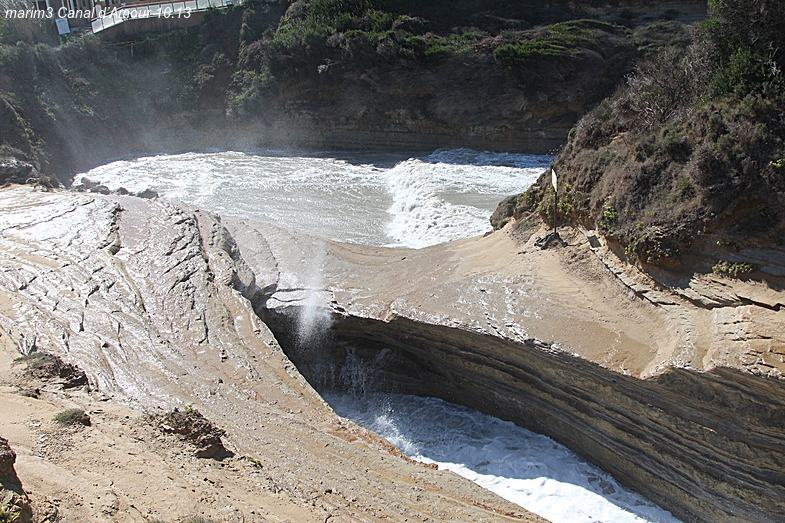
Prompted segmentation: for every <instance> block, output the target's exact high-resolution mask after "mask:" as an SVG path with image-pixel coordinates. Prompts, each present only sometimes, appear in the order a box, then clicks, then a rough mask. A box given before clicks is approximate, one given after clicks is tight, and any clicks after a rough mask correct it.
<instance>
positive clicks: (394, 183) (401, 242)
mask: <svg viewBox="0 0 785 523" xmlns="http://www.w3.org/2000/svg"><path fill="white" fill-rule="evenodd" d="M551 160H552V157H550V156H535V155H525V154H509V153H482V152H477V151H471V150H468V149H453V150H440V151H436V152H434V153H432V154H426V155H420V156H410V155H401V154H391V153H315V154H309V155H305V154H297V153H283V152H274V151H268V152H264V153H247V152H234V151H225V152H212V153H185V154H177V155H155V156H144V157H138V158H131V159H124V160H118V161H114V162H111V163H109V164H106V165H103V166H100V167H97V168H95V169H92V170H91V171H88V172H86V173H83V174H81V175H79V176H77V182H78V179H79V178H80V177H81V176H85V177H87V178H89V179H90V180H92V181H95V182H100V183H102V184H104V185H106V186H107V187H109V189H112V190H116V189H118V188H120V187H124V188H125V189H127V190H129V191H131V192H140V191H142V190H144V189H152V190H154V191H156V192H158V194H159V195H161V196H162V197H163V198H168V199H174V200H180V201H183V202H185V203H189V204H193V205H195V206H197V207H200V208H202V209H206V210H209V211H213V212H216V213H218V214H222V215H231V216H241V217H245V218H251V219H254V220H262V221H267V222H272V223H275V224H278V225H282V226H285V227H291V228H294V229H301V230H306V231H309V232H311V233H313V234H316V235H318V236H322V237H325V238H329V239H332V240H337V241H343V242H350V243H362V244H366V245H386V246H404V247H414V248H419V247H425V246H428V245H433V244H436V243H440V242H445V241H449V240H455V239H459V238H466V237H469V236H475V235H478V234H482V233H484V232H486V231H488V230H489V229H490V223H489V221H488V218H489V217H490V215H491V213H492V212H493V210H494V209H495V208H496V205H497V204H498V203H499V201H500V200H501V199H502V198H504V197H505V196H509V195H510V194H515V193H519V192H523V191H524V190H526V189H527V188H528V187H529V186H530V185H531V184H532V183H533V182H534V181H535V180H536V179H537V177H538V176H539V175H540V174H542V173H543V171H544V170H545V169H546V168H547V167H548V165H549V164H550V161H551Z"/></svg>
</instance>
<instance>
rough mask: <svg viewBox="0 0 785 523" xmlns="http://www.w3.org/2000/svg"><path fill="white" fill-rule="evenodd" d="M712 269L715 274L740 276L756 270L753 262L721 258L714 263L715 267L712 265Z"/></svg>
mask: <svg viewBox="0 0 785 523" xmlns="http://www.w3.org/2000/svg"><path fill="white" fill-rule="evenodd" d="M711 270H712V271H713V272H714V274H719V275H722V276H730V277H732V278H738V277H739V276H740V275H745V274H749V273H751V272H753V271H755V266H754V265H752V264H751V263H744V262H734V263H731V262H729V261H725V260H719V261H717V263H715V264H714V267H712V268H711Z"/></svg>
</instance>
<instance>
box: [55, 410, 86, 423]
mask: <svg viewBox="0 0 785 523" xmlns="http://www.w3.org/2000/svg"><path fill="white" fill-rule="evenodd" d="M54 420H55V421H56V422H57V423H60V424H61V425H76V424H81V425H88V426H89V425H90V416H88V415H87V413H86V412H85V411H84V410H82V409H68V410H64V411H62V412H59V413H58V414H57V415H56V416H55V417H54Z"/></svg>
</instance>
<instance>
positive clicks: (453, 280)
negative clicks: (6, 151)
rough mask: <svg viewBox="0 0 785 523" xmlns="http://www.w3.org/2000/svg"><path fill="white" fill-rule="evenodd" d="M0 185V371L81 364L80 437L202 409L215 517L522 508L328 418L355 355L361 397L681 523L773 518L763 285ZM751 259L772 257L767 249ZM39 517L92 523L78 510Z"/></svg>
mask: <svg viewBox="0 0 785 523" xmlns="http://www.w3.org/2000/svg"><path fill="white" fill-rule="evenodd" d="M0 199H2V207H3V209H4V212H3V215H2V239H0V255H1V256H2V258H3V261H2V267H3V272H2V274H0V278H1V280H0V324H2V328H3V331H2V336H0V342H2V347H3V358H4V360H3V361H4V363H3V366H2V368H1V369H3V370H4V373H5V374H4V376H8V375H13V368H14V367H13V365H11V364H10V360H11V359H12V358H14V357H18V356H19V355H20V354H22V353H28V352H30V350H32V349H33V348H35V350H42V351H46V352H51V353H53V354H56V355H58V356H60V357H61V358H63V360H65V361H67V362H71V363H74V364H76V365H78V367H79V368H81V369H83V370H84V371H85V373H86V374H87V376H88V378H89V383H90V388H91V389H92V391H91V392H86V393H83V394H82V395H81V396H80V395H77V396H73V397H70V399H68V401H71V402H75V403H76V404H78V405H81V406H85V407H87V408H86V410H88V412H90V413H91V414H92V416H93V418H94V420H95V429H93V428H90V429H87V430H86V431H85V433H89V431H91V430H102V429H101V427H109V426H111V424H112V423H113V421H112V418H111V416H112V415H117V417H118V419H121V420H122V419H123V417H122V416H121V415H120V413H121V412H118V410H117V409H125V408H130V409H131V410H130V411H129V413H128V414H125V416H126V419H127V418H128V416H131V418H132V419H137V418H138V417H139V416H140V414H139V413H141V412H147V413H150V412H155V411H156V410H160V409H164V410H167V409H169V410H170V409H172V408H175V407H180V408H183V407H186V406H187V407H188V408H193V409H198V411H199V412H201V413H203V414H204V415H205V416H206V417H207V418H208V419H210V420H211V421H212V422H214V423H215V424H216V425H218V426H220V427H222V428H223V429H224V430H225V431H226V433H225V435H224V436H223V438H224V440H225V444H226V446H227V448H229V449H230V450H231V451H232V452H233V453H234V456H235V457H234V458H232V459H231V460H229V461H228V463H231V465H229V466H230V467H232V469H233V470H232V471H230V472H227V470H226V466H222V472H221V473H223V474H227V476H224V479H223V480H215V479H210V482H208V481H207V479H205V480H204V484H205V485H207V486H208V488H212V489H213V490H212V491H210V494H209V495H207V494H205V493H201V494H200V496H201V497H202V501H200V502H199V503H203V502H204V499H205V498H206V497H207V498H210V497H213V498H214V499H216V500H218V501H216V503H215V504H212V505H206V507H205V508H206V509H207V510H206V512H204V514H206V515H207V516H209V517H212V518H215V519H216V520H219V521H224V520H225V521H281V520H284V521H286V520H288V521H326V520H329V521H368V520H370V521H381V520H386V521H407V520H408V521H412V520H423V521H538V518H537V516H534V515H532V514H530V513H527V512H526V511H524V510H522V509H521V508H520V507H517V506H515V505H512V504H510V503H508V502H506V501H504V500H502V499H501V498H498V497H496V496H495V495H493V494H491V493H490V492H487V491H484V490H483V489H480V488H479V487H477V486H475V485H473V484H472V483H469V482H467V481H464V480H462V479H461V478H458V477H457V476H454V475H452V474H451V473H449V472H445V471H439V470H435V469H434V468H432V467H429V466H425V465H423V464H421V463H417V462H414V461H412V460H410V459H408V458H406V457H405V456H403V455H402V454H401V452H400V451H398V450H397V449H395V448H394V447H391V446H390V444H389V443H387V442H386V441H385V440H383V439H382V438H380V437H378V436H376V435H375V434H373V433H371V432H369V431H367V430H365V429H362V428H360V427H359V426H357V425H355V424H353V423H351V422H349V421H347V420H345V419H343V418H340V417H338V416H337V415H336V414H335V413H334V412H333V411H332V410H331V409H330V407H329V406H327V405H326V404H325V403H324V401H323V400H322V399H321V398H320V396H319V394H318V393H317V392H316V390H319V391H322V390H328V389H336V388H337V389H346V388H348V387H350V386H352V385H354V384H353V383H351V379H350V377H349V375H350V372H346V371H347V370H349V371H351V370H352V368H355V369H356V368H359V369H361V370H362V372H364V373H365V374H366V376H365V378H366V379H365V383H366V386H367V387H368V389H369V390H375V391H392V392H397V393H406V394H415V395H419V396H434V397H438V398H442V399H445V400H448V401H450V402H453V403H458V404H461V405H465V406H468V407H471V408H473V409H477V410H479V411H481V412H484V413H488V414H492V415H494V416H497V417H499V418H502V419H504V420H510V421H514V422H515V423H516V424H518V425H521V426H523V427H526V428H529V429H532V430H534V431H536V432H539V433H542V434H545V435H548V436H550V437H552V438H553V439H555V440H557V441H559V442H561V443H563V444H565V445H567V446H568V447H569V448H571V449H572V450H574V451H576V452H578V453H579V454H580V455H582V456H583V457H585V458H586V459H588V460H590V461H592V462H593V463H595V464H597V465H599V466H600V467H601V468H603V469H604V470H606V471H607V472H610V473H611V474H613V476H614V477H615V478H616V479H617V480H618V481H619V482H620V483H622V484H623V485H625V486H627V487H629V488H632V489H634V490H636V491H638V492H640V493H642V494H644V495H645V496H646V497H648V498H649V499H651V500H653V501H655V502H656V503H658V504H659V505H661V506H662V507H664V508H666V509H667V510H669V511H671V512H672V513H673V514H674V515H676V516H677V517H679V518H680V519H682V520H684V521H690V522H692V521H701V522H703V521H706V522H709V521H712V522H714V521H728V522H730V521H755V522H770V521H772V522H773V521H778V520H780V519H781V518H782V517H785V508H784V507H783V501H782V499H783V494H785V493H784V492H783V486H782V485H783V483H785V482H784V481H783V479H784V478H783V471H784V465H785V460H784V459H783V458H784V457H785V454H783V426H784V425H785V410H783V403H784V402H785V386H784V385H783V383H782V381H781V380H780V378H779V375H780V372H781V371H782V368H783V367H785V364H783V363H782V355H783V352H785V350H783V347H785V342H784V341H783V332H785V325H783V317H782V313H781V311H780V309H781V304H782V303H783V301H782V292H781V291H780V290H778V289H776V288H772V287H771V286H769V285H766V284H764V283H763V282H756V281H753V280H739V279H728V278H724V277H722V276H719V275H716V274H711V273H709V274H695V275H691V276H689V277H683V278H682V279H670V280H668V279H667V278H666V276H667V275H665V274H660V275H658V279H656V280H655V279H654V278H652V277H651V276H648V275H645V274H643V273H642V272H640V271H638V270H637V269H635V268H634V267H632V266H630V265H627V264H625V263H624V262H623V261H622V260H621V259H620V258H619V257H618V256H616V254H614V251H613V249H612V246H609V245H607V244H606V243H605V241H604V240H603V239H602V238H601V237H598V236H596V235H595V234H594V233H593V231H586V230H580V229H573V228H567V227H564V228H561V229H560V233H561V235H562V237H563V238H564V240H565V241H566V246H564V247H556V248H550V249H545V250H543V249H540V248H539V247H537V246H536V245H535V240H536V237H537V236H542V235H544V234H545V232H547V231H544V230H541V229H539V228H538V226H535V225H533V224H526V223H522V222H521V223H514V222H513V223H510V224H508V226H507V227H505V228H504V229H502V230H499V231H495V232H493V233H491V234H486V235H485V236H476V237H472V238H467V239H462V240H457V241H451V242H447V243H442V244H438V245H433V246H430V247H425V248H421V249H411V248H400V247H398V248H385V247H377V246H369V245H358V244H349V243H340V242H335V241H331V240H327V239H325V238H321V237H317V236H312V235H310V234H308V233H306V232H303V231H299V230H293V229H288V228H282V227H280V226H277V225H271V224H269V223H264V222H260V221H253V220H248V219H244V218H237V217H232V216H218V215H216V214H213V213H211V212H208V211H205V210H201V209H199V208H196V207H194V206H190V205H186V204H182V203H178V202H175V201H170V200H165V199H143V198H138V197H134V196H125V195H119V194H97V193H79V192H75V191H64V190H51V191H42V190H36V189H33V188H31V187H24V186H16V187H14V186H12V187H9V188H6V189H3V190H2V192H0ZM756 255H757V256H758V257H759V258H760V260H761V261H762V262H763V261H766V260H768V262H769V265H767V266H766V265H764V264H763V263H761V266H765V267H768V270H769V271H770V272H771V273H772V274H775V273H778V271H781V270H782V268H781V267H779V266H778V265H777V263H776V261H777V260H781V259H782V258H781V254H779V253H776V252H763V251H761V252H758V253H757V254H756ZM12 384H13V382H9V385H12ZM314 387H315V388H316V390H315V389H314ZM0 392H2V394H3V401H4V402H5V404H8V403H9V402H10V403H11V404H22V403H24V404H25V405H27V406H28V407H29V406H30V405H34V404H35V402H37V401H42V400H34V399H30V398H26V397H24V398H23V397H21V396H18V394H17V392H16V389H15V388H14V387H13V386H6V387H4V388H3V389H2V391H0ZM45 393H46V392H45ZM48 393H49V394H54V395H56V393H54V392H48ZM13 398H17V399H13ZM61 401H62V400H61ZM115 405H116V406H115ZM30 408H32V407H30ZM134 413H136V414H134ZM9 419H12V418H9ZM18 423H19V425H20V426H21V425H24V423H23V422H22V421H21V420H20V421H19V422H18ZM20 430H21V429H20ZM104 430H105V429H104ZM134 434H135V436H134V438H136V439H135V441H136V440H138V441H142V440H143V439H144V436H143V435H142V434H141V433H139V432H138V431H137V432H135V433H134ZM18 437H19V440H21V441H24V439H23V438H22V437H21V436H18ZM73 437H76V436H73ZM79 437H85V438H87V436H79ZM104 437H106V436H105V435H104ZM11 439H12V440H13V438H11ZM12 442H13V441H12ZM118 446H119V445H118ZM105 450H106V451H107V452H111V449H105ZM17 452H18V454H19V456H20V457H19V462H18V464H17V469H18V471H19V475H20V477H21V478H22V481H23V483H24V484H25V486H26V487H27V488H28V490H30V491H31V496H32V498H33V499H34V500H35V498H36V492H38V493H41V494H44V493H47V492H52V488H51V485H50V483H51V479H49V478H47V474H46V473H45V472H42V470H43V469H42V468H41V464H40V463H39V460H38V458H37V457H36V456H37V454H36V452H35V449H34V448H32V447H30V448H24V447H23V448H22V449H21V450H19V449H17ZM238 459H240V461H238ZM164 461H165V460H164ZM56 463H58V464H59V465H58V466H61V467H66V465H64V464H63V462H62V461H60V462H56ZM251 464H253V466H252V468H253V467H258V468H254V469H253V470H254V471H255V472H252V473H248V471H247V470H246V471H245V473H244V472H242V471H240V472H238V471H237V470H235V469H237V468H239V469H242V468H243V467H244V466H251ZM82 465H83V466H85V467H87V468H89V465H86V464H82ZM202 467H203V468H204V466H202ZM141 470H142V472H141V473H142V474H143V475H144V476H145V478H146V479H147V481H150V482H151V484H155V482H156V481H157V480H156V479H152V478H149V477H148V476H149V472H148V471H146V470H145V469H143V468H142V469H141ZM50 472H51V471H50ZM214 473H215V474H218V473H219V472H215V471H213V470H210V472H209V474H210V475H211V476H210V477H211V478H212V477H213V476H212V474H214ZM246 473H247V475H248V477H249V478H253V479H252V481H256V482H257V483H256V486H255V489H256V490H257V491H258V493H257V494H255V495H256V496H262V498H261V499H259V498H256V499H252V500H251V499H248V498H247V496H246V498H243V496H242V495H239V496H238V495H237V492H238V490H242V489H239V488H237V486H236V485H235V488H234V489H233V490H231V492H232V497H231V499H229V498H227V497H223V498H222V497H221V496H222V493H221V491H220V488H219V487H218V486H216V485H218V483H220V482H221V481H223V482H224V483H221V488H223V485H224V484H225V485H226V486H227V490H225V491H224V493H223V495H224V496H227V495H228V491H229V489H232V485H231V484H230V483H231V481H230V480H229V479H228V478H230V477H232V478H235V479H234V480H232V481H237V479H236V478H237V477H240V476H243V474H246ZM169 474H170V475H169V476H168V477H169V479H168V480H164V482H169V481H171V482H175V477H176V476H177V473H175V474H171V473H169ZM196 474H207V473H202V472H197V473H196ZM77 476H78V474H77ZM186 476H187V475H186ZM91 477H92V476H91ZM95 477H97V475H96V476H95ZM184 477H185V476H184ZM199 477H201V476H199ZM205 478H207V476H205ZM208 479H209V478H208ZM74 481H87V480H86V479H85V480H74ZM200 481H201V480H200ZM208 483H209V485H208ZM98 484H100V482H99V483H98ZM210 485H212V487H210ZM91 488H92V487H91ZM106 488H107V489H108V491H110V492H111V495H112V496H114V499H115V502H114V505H111V506H110V508H109V509H107V510H108V511H109V512H104V516H102V517H105V518H106V520H112V521H140V520H146V519H148V518H149V517H151V516H157V517H161V518H166V519H171V518H173V517H178V515H182V513H183V512H182V511H183V510H184V509H183V507H184V506H185V505H187V504H188V503H189V499H190V498H189V497H188V496H186V495H185V494H180V495H179V497H178V496H177V495H175V496H174V497H173V498H172V497H171V496H172V494H171V493H170V491H166V488H164V489H163V490H162V492H161V493H160V494H159V496H160V499H159V501H158V503H157V504H156V503H155V499H156V498H155V495H153V494H144V495H143V494H141V493H136V494H135V491H134V490H133V487H132V486H130V484H129V485H126V484H123V482H122V480H118V479H115V485H109V486H108V487H106ZM85 490H89V489H88V488H85ZM188 490H189V489H184V491H186V492H187V491H188ZM252 490H253V488H252ZM195 492H196V491H195V490H194V495H196V494H195ZM103 495H104V498H106V495H107V494H105V493H104V494H103ZM147 496H151V497H150V498H149V499H146V501H147V503H148V507H150V510H152V512H149V511H148V512H147V513H146V514H144V515H140V514H138V513H137V512H135V511H136V510H138V508H137V507H140V506H141V505H140V502H141V501H140V499H144V498H146V497H147ZM43 497H46V496H43ZM51 497H53V495H52V494H49V498H51ZM166 500H174V501H169V502H167V501H166ZM178 503H180V504H179V505H178ZM259 506H263V507H264V509H265V512H259V509H258V507H259ZM254 507H257V509H256V510H254ZM177 510H180V512H179V513H178V512H176V511H177ZM59 512H60V514H61V516H62V515H65V517H66V518H72V519H73V520H87V518H91V517H95V516H94V513H92V512H90V510H89V509H88V507H87V503H84V504H83V505H81V506H80V505H79V504H72V503H69V502H60V504H59ZM107 514H108V515H107ZM276 518H278V519H276ZM68 520H69V521H70V520H71V519H68ZM98 520H101V519H100V518H99V519H98Z"/></svg>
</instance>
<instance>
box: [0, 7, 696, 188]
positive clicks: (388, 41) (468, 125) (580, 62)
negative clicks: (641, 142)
mask: <svg viewBox="0 0 785 523" xmlns="http://www.w3.org/2000/svg"><path fill="white" fill-rule="evenodd" d="M687 4H688V5H692V4H690V3H689V2H688V3H687ZM679 5H680V6H681V5H685V4H684V2H682V3H680V4H679ZM700 6H701V2H700V1H698V2H694V5H693V11H697V12H700ZM679 16H681V14H680V12H678V11H676V10H674V9H669V8H668V4H667V3H666V4H663V3H661V2H657V3H654V2H646V1H626V2H621V3H620V4H619V5H617V6H616V7H597V6H596V5H594V4H593V2H569V3H568V2H564V3H561V2H545V1H544V0H543V1H538V0H535V1H531V2H512V3H511V2H503V1H501V0H498V1H497V0H486V1H481V2H470V1H468V0H461V1H457V2H447V1H446V0H427V1H422V2H412V1H405V0H311V1H306V0H296V1H280V2H274V3H268V2H261V1H256V0H249V1H247V2H246V3H244V4H243V5H240V6H235V7H234V8H230V9H225V10H215V11H210V12H208V13H206V15H205V20H204V23H203V24H202V25H200V26H197V27H192V28H188V29H183V30H179V31H173V32H170V33H160V34H159V33H147V34H139V35H136V36H134V37H132V38H124V39H119V40H106V39H98V38H96V37H95V36H92V35H87V36H82V37H72V38H70V39H69V40H68V41H67V42H66V43H65V44H60V43H58V40H57V35H56V33H55V31H54V29H53V27H52V25H51V20H50V21H43V22H40V21H21V20H5V19H3V20H0V111H2V112H3V118H2V122H3V123H2V124H0V153H2V154H0V157H11V156H12V157H15V158H17V159H20V160H22V161H25V162H30V163H31V164H35V166H36V168H38V169H39V170H42V171H44V172H49V173H56V174H59V175H61V177H62V178H63V179H66V180H67V177H68V174H69V173H72V172H73V171H74V170H76V169H81V168H85V167H89V166H91V165H95V164H97V163H100V162H101V161H104V160H105V159H106V158H108V157H114V156H118V155H122V154H127V153H132V152H138V151H147V152H161V151H164V150H166V151H170V152H175V151H182V150H189V149H198V148H204V147H249V148H253V147H256V148H258V147H266V146H295V147H300V146H301V147H308V146H318V147H340V148H402V149H413V148H420V149H434V148H437V147H444V146H468V147H475V148H478V149H497V150H519V151H527V152H545V151H547V150H549V149H551V148H553V147H556V146H558V145H559V144H561V143H563V142H564V140H565V139H566V136H567V132H568V130H569V129H570V128H571V127H572V126H574V125H575V123H576V122H577V121H578V119H579V118H580V117H581V116H582V115H583V114H585V113H586V111H587V110H589V109H590V108H591V107H594V106H596V105H597V104H598V103H599V102H600V101H601V100H602V99H604V98H605V97H606V96H608V95H610V94H612V93H613V91H614V90H615V89H616V86H617V85H618V84H619V83H620V82H622V81H623V79H624V78H625V76H626V75H627V74H629V73H630V72H631V71H632V70H633V67H634V64H635V62H636V60H638V59H640V57H641V56H644V55H645V54H646V53H650V52H652V50H653V49H658V48H661V47H663V46H666V45H670V44H673V43H678V42H683V41H685V40H687V39H689V34H688V32H687V31H686V30H685V26H684V25H682V24H681V23H679V22H677V21H669V20H668V19H670V18H674V17H679Z"/></svg>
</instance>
